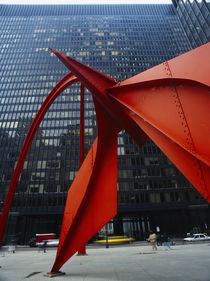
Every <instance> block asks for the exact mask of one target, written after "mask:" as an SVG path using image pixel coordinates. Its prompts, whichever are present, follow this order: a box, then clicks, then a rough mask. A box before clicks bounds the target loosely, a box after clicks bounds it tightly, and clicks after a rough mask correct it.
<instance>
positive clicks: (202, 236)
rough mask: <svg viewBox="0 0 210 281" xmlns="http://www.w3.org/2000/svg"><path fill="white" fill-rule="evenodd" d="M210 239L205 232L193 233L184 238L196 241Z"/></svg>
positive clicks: (186, 240)
mask: <svg viewBox="0 0 210 281" xmlns="http://www.w3.org/2000/svg"><path fill="white" fill-rule="evenodd" d="M207 240H209V241H210V236H206V235H205V234H203V233H197V234H193V236H191V237H186V238H184V241H185V242H194V241H207Z"/></svg>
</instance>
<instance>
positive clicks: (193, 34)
mask: <svg viewBox="0 0 210 281" xmlns="http://www.w3.org/2000/svg"><path fill="white" fill-rule="evenodd" d="M173 3H174V7H175V8H176V11H177V15H178V17H179V19H180V21H181V23H182V26H183V28H184V30H185V32H186V35H187V37H188V39H189V41H190V43H191V46H192V48H196V47H199V46H201V45H203V44H205V43H207V42H209V40H210V1H209V0H173Z"/></svg>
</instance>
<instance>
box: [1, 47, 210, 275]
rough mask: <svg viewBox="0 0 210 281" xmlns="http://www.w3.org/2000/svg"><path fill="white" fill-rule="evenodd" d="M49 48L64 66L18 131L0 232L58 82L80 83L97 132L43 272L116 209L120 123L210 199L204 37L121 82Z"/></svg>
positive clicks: (57, 263)
mask: <svg viewBox="0 0 210 281" xmlns="http://www.w3.org/2000/svg"><path fill="white" fill-rule="evenodd" d="M52 51H53V52H54V54H55V55H56V56H57V57H58V58H59V59H60V60H61V61H62V62H63V63H64V64H65V66H66V67H67V68H68V69H70V71H71V73H70V74H68V75H67V76H66V77H65V78H64V79H63V80H62V81H60V82H59V83H58V84H57V86H56V87H55V88H54V89H53V91H52V92H51V94H50V95H52V97H50V95H49V96H48V97H47V99H46V101H45V102H44V104H45V105H44V104H43V105H42V107H41V109H40V110H39V113H38V114H37V116H36V118H35V120H36V121H35V120H34V122H33V123H32V126H31V128H30V130H29V133H28V135H27V137H26V141H25V143H24V146H23V149H22V151H21V154H20V157H19V160H18V162H17V166H16V169H15V172H14V175H13V178H12V182H11V185H10V188H9V191H8V195H7V198H6V201H5V204H4V209H3V212H2V216H1V221H0V223H1V232H0V239H1V240H2V236H3V231H4V230H2V225H3V226H5V224H6V220H7V216H8V212H9V208H10V205H11V201H12V198H13V195H14V192H15V188H16V185H17V182H18V178H19V176H20V173H21V170H22V167H23V162H24V160H25V157H26V155H27V152H28V149H29V147H30V144H31V142H32V139H33V137H34V135H35V132H36V130H37V129H38V126H39V124H40V122H41V120H42V119H43V117H44V114H45V113H46V111H47V110H48V108H49V106H50V104H51V103H52V102H53V101H54V99H55V98H56V97H57V96H58V95H59V94H60V93H61V92H62V91H63V90H64V88H66V87H68V86H69V85H70V84H72V83H78V82H80V83H82V85H84V86H85V87H86V88H87V89H89V91H90V92H91V94H92V96H93V101H94V105H95V110H96V118H97V125H98V137H97V138H96V140H95V142H94V144H93V145H92V147H91V149H90V151H89V153H88V155H87V157H86V158H85V160H84V162H83V163H82V166H81V168H80V170H79V172H78V174H77V176H76V178H75V179H74V181H73V183H72V185H71V187H70V189H69V192H68V196H67V200H66V207H65V211H64V216H63V223H62V229H61V234H60V241H59V246H58V250H57V256H56V259H55V262H54V265H53V267H52V269H51V272H49V274H52V275H53V274H56V273H58V272H59V269H60V268H61V267H62V265H63V264H64V263H65V262H66V261H67V260H68V259H69V258H70V257H72V256H73V255H74V254H75V253H76V252H77V251H78V249H80V248H81V247H82V246H83V245H85V243H86V242H87V241H88V240H90V239H91V238H92V236H93V235H95V234H96V233H97V232H98V231H99V230H100V229H101V228H102V227H103V226H104V225H105V224H106V223H108V222H109V221H110V220H111V219H112V218H113V217H114V216H115V215H116V213H117V135H118V133H119V132H120V131H121V130H126V131H127V132H128V133H129V134H130V136H132V137H133V139H134V140H135V141H136V143H138V144H139V145H140V146H141V145H143V144H144V143H145V142H146V141H147V140H148V139H150V138H151V139H152V140H153V141H154V142H155V143H156V144H157V146H158V147H159V148H160V149H161V150H162V151H163V152H164V153H165V154H166V155H167V156H168V158H169V159H170V160H171V161H172V162H173V163H174V164H175V166H176V167H177V168H178V169H179V170H180V171H181V172H182V173H183V174H184V175H185V176H186V178H187V179H188V180H189V181H190V182H191V183H192V184H193V186H194V187H195V188H196V189H197V190H198V191H199V192H200V193H201V195H202V196H203V197H204V198H205V199H206V200H207V201H208V202H210V134H209V132H210V122H209V119H210V118H209V117H210V91H209V85H210V76H209V73H210V67H209V62H208V57H209V54H210V43H208V44H205V45H203V46H201V47H199V48H197V49H195V50H193V51H190V52H188V53H186V54H184V55H181V56H179V57H177V58H174V59H172V60H170V61H168V62H164V63H162V64H160V65H158V66H156V67H153V68H151V69H149V70H147V71H145V72H143V73H140V74H138V75H136V76H134V77H132V78H129V79H127V80H125V81H123V82H121V83H118V82H117V81H116V80H113V79H112V78H110V77H108V76H106V75H104V74H102V73H100V72H98V71H96V70H94V69H92V68H90V67H88V66H86V65H84V64H82V63H80V62H77V61H76V60H74V59H72V58H69V57H66V56H64V55H62V54H61V53H59V52H57V51H55V50H52ZM52 93H53V94H52ZM49 97H50V98H49ZM0 242H1V241H0Z"/></svg>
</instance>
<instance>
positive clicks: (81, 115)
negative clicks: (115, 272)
mask: <svg viewBox="0 0 210 281" xmlns="http://www.w3.org/2000/svg"><path fill="white" fill-rule="evenodd" d="M84 94H85V88H84V85H83V84H81V85H80V167H81V166H82V163H83V161H84ZM86 254H87V253H86V246H85V245H84V246H82V247H81V248H80V249H79V250H78V255H79V256H83V255H86Z"/></svg>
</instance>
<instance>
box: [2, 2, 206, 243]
mask: <svg viewBox="0 0 210 281" xmlns="http://www.w3.org/2000/svg"><path fill="white" fill-rule="evenodd" d="M0 15H1V17H0V45H1V48H0V144H1V145H0V157H1V163H0V202H1V206H2V203H3V201H4V199H5V196H6V192H7V190H8V187H9V184H10V181H11V177H12V173H13V171H14V167H15V164H16V162H17V159H18V155H19V153H20V150H21V147H22V145H23V142H24V139H25V136H26V134H27V131H28V129H29V127H30V124H31V123H32V120H33V118H34V117H35V115H36V113H37V111H38V109H39V108H40V106H41V104H42V102H43V101H44V99H45V97H46V96H47V95H48V94H49V92H50V91H51V89H52V88H53V87H54V85H55V84H56V83H57V82H58V81H59V80H60V79H61V78H62V77H64V76H65V75H66V74H67V73H68V70H67V69H66V68H65V66H64V65H63V64H62V63H61V62H60V61H58V59H57V58H56V57H55V56H54V55H53V54H52V53H51V52H50V51H49V47H52V48H54V49H57V50H58V51H60V52H62V53H64V54H66V55H68V56H72V57H74V58H75V59H77V60H79V61H81V62H83V63H85V64H87V65H89V66H91V67H93V68H95V69H98V70H99V71H101V72H103V73H105V74H107V75H109V76H111V77H113V78H115V79H117V80H118V81H122V80H124V79H126V78H129V77H131V76H133V75H135V74H137V73H139V72H142V71H144V70H146V69H149V68H151V67H153V66H155V65H157V64H160V63H161V62H163V61H166V60H169V59H171V58H173V57H176V56H179V55H180V54H182V53H185V52H187V51H189V50H191V48H192V47H191V44H190V42H189V40H188V38H187V37H186V34H185V32H184V30H183V28H182V25H181V23H180V20H179V18H178V17H177V15H176V13H175V9H174V7H173V5H172V4H171V5H89V6H88V5H78V6H77V5H75V6H70V5H64V6H63V5H59V6H54V5H52V6H51V5H50V6H44V5H43V6H39V5H35V6H33V5H32V6H31V5H0ZM203 32H205V31H203ZM186 33H187V32H186ZM206 35H207V34H206ZM189 39H190V38H189ZM204 39H205V38H204ZM192 46H194V45H193V44H192ZM79 101H80V96H79V86H78V85H74V86H72V87H71V88H69V89H67V90H66V91H65V92H64V93H63V94H62V95H61V96H60V97H59V98H58V99H57V100H56V101H55V103H54V104H53V105H52V106H51V108H50V111H49V112H48V113H47V114H46V116H45V118H44V120H43V122H42V123H41V126H40V128H39V131H38V133H37V134H36V136H35V139H34V142H33V144H32V147H31V149H30V151H29V154H28V156H27V159H26V161H25V164H24V168H23V171H22V174H21V178H20V180H19V182H18V187H17V190H16V194H15V198H14V200H13V206H12V210H11V215H10V219H9V223H8V228H7V231H6V235H5V241H6V240H8V239H9V237H10V235H13V234H18V235H19V237H20V243H27V241H29V239H30V238H31V237H33V236H34V235H35V233H46V232H53V233H56V234H58V235H59V232H60V227H61V222H62V214H63V211H64V205H65V200H66V195H67V190H68V188H69V186H70V185H71V183H72V181H73V179H74V177H75V175H76V173H77V171H78V169H79V122H80V121H79V114H80V112H79V107H80V103H79ZM96 135H97V129H96V120H95V111H94V105H93V102H92V98H91V95H90V93H89V92H88V91H86V92H85V152H86V153H87V151H88V150H89V148H90V147H91V145H92V143H93V141H94V139H95V137H96ZM118 166H119V169H118V215H117V217H116V218H114V219H113V220H112V221H111V222H110V223H109V233H110V234H113V233H114V234H124V235H129V236H133V237H135V238H136V239H144V238H145V235H147V234H146V233H147V232H148V231H149V229H150V228H153V229H155V228H156V227H159V228H160V231H167V232H168V233H170V234H173V235H182V234H184V233H186V232H189V231H190V230H191V229H192V228H193V227H198V229H200V230H201V231H204V230H205V229H206V225H209V224H210V221H209V218H210V216H209V205H208V204H207V202H206V201H205V200H204V199H203V198H202V197H201V196H200V194H199V193H198V192H197V191H196V190H195V188H194V187H193V186H192V185H191V184H190V183H189V182H188V181H187V180H186V178H185V177H184V176H183V175H182V174H181V173H180V172H179V171H178V170H177V169H176V168H175V167H174V166H173V164H172V163H171V162H170V161H169V160H168V158H167V157H166V156H165V155H164V154H163V153H162V152H161V151H160V149H159V148H158V147H157V146H156V145H155V144H154V143H153V142H152V141H148V142H147V143H146V144H145V145H144V146H143V147H139V146H138V145H136V144H135V143H134V141H133V140H132V139H131V137H130V136H129V135H128V134H127V133H126V132H124V131H122V132H121V133H119V137H118Z"/></svg>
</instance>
